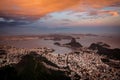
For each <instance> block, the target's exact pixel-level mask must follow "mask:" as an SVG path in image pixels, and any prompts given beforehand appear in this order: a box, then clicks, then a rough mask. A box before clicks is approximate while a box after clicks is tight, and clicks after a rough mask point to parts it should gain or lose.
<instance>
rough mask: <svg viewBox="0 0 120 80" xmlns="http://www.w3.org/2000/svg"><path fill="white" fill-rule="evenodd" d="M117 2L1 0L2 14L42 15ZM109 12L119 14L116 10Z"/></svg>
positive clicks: (100, 6) (0, 12) (103, 0)
mask: <svg viewBox="0 0 120 80" xmlns="http://www.w3.org/2000/svg"><path fill="white" fill-rule="evenodd" d="M117 3H120V0H1V1H0V15H7V16H13V15H17V16H29V17H41V16H44V15H46V14H49V13H52V12H59V11H64V10H67V9H71V10H76V9H79V10H83V9H86V8H89V7H91V8H102V7H106V6H111V5H115V4H117ZM83 6H85V7H83ZM80 8H82V9H80ZM109 13H110V14H112V15H113V16H117V15H118V13H116V12H109Z"/></svg>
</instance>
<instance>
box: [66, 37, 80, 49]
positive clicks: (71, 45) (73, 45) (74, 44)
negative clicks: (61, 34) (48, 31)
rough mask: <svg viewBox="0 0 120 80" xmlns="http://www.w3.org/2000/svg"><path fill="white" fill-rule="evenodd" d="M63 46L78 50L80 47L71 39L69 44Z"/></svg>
mask: <svg viewBox="0 0 120 80" xmlns="http://www.w3.org/2000/svg"><path fill="white" fill-rule="evenodd" d="M65 45H67V46H69V47H71V48H80V47H82V45H81V44H80V43H79V42H77V41H76V39H75V38H72V40H71V42H70V43H67V44H65Z"/></svg>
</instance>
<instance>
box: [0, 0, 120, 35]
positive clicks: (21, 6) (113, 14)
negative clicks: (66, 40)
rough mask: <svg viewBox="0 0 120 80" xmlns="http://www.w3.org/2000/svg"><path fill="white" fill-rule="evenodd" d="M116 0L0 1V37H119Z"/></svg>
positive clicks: (118, 3)
mask: <svg viewBox="0 0 120 80" xmlns="http://www.w3.org/2000/svg"><path fill="white" fill-rule="evenodd" d="M119 30H120V0H1V1H0V34H1V35H7V34H13V35H17V34H18V35H20V34H21V35H23V34H41V33H97V34H119Z"/></svg>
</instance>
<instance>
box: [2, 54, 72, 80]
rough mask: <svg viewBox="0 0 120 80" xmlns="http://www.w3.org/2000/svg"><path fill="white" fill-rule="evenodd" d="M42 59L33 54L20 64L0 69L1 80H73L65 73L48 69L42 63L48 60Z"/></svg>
mask: <svg viewBox="0 0 120 80" xmlns="http://www.w3.org/2000/svg"><path fill="white" fill-rule="evenodd" d="M41 58H42V57H39V55H38V54H36V53H35V52H32V53H30V54H28V55H25V56H24V57H23V58H22V60H21V61H20V62H19V63H18V64H15V65H14V66H9V65H8V66H5V67H2V68H0V80H71V79H70V77H67V76H66V75H65V72H63V71H56V70H52V69H48V68H47V67H46V66H44V65H43V63H42V62H44V61H45V60H46V59H43V58H42V59H41Z"/></svg>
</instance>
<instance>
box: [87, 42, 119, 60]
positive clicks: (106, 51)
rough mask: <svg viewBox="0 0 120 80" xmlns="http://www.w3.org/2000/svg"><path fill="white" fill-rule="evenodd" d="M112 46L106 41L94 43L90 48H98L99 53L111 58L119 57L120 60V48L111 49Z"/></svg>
mask: <svg viewBox="0 0 120 80" xmlns="http://www.w3.org/2000/svg"><path fill="white" fill-rule="evenodd" d="M109 47H110V46H109V45H108V44H105V43H102V42H101V43H92V44H91V45H90V47H89V49H92V50H98V51H97V53H98V54H100V55H107V57H109V58H111V59H119V60H120V49H118V48H115V49H110V48H109Z"/></svg>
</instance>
